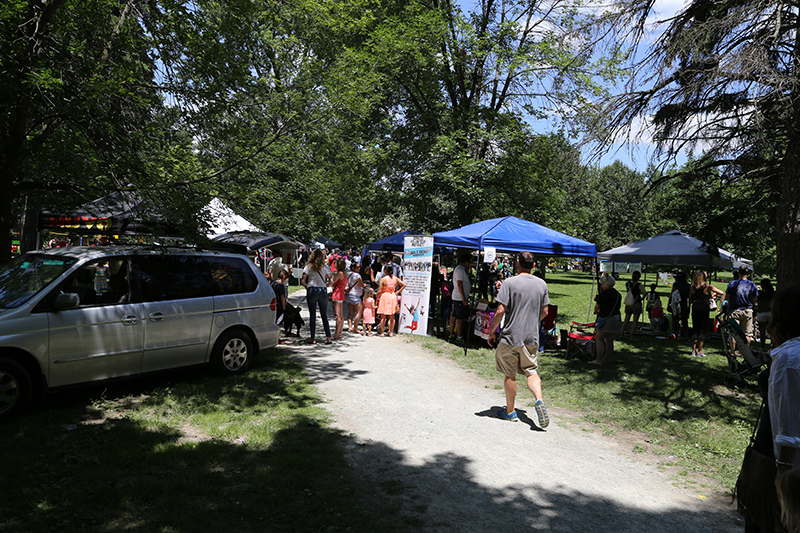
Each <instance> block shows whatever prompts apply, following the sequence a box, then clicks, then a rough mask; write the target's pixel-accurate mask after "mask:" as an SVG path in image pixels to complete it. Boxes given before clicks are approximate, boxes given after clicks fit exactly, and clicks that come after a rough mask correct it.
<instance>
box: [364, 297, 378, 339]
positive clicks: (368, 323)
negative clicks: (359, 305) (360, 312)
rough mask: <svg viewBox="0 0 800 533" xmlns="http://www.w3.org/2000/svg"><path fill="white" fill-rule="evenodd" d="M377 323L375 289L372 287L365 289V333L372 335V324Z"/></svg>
mask: <svg viewBox="0 0 800 533" xmlns="http://www.w3.org/2000/svg"><path fill="white" fill-rule="evenodd" d="M374 324H375V291H374V290H373V289H372V288H366V289H364V332H365V333H364V334H365V335H372V326H373V325H374Z"/></svg>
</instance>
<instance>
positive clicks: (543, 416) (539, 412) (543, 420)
mask: <svg viewBox="0 0 800 533" xmlns="http://www.w3.org/2000/svg"><path fill="white" fill-rule="evenodd" d="M533 407H534V408H535V409H536V416H538V417H539V427H540V428H542V429H544V428H546V427H547V426H549V425H550V417H549V416H547V407H545V406H544V402H543V401H542V400H536V403H535V404H533Z"/></svg>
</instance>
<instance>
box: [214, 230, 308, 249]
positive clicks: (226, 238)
mask: <svg viewBox="0 0 800 533" xmlns="http://www.w3.org/2000/svg"><path fill="white" fill-rule="evenodd" d="M212 241H213V242H214V243H215V245H216V246H219V247H221V248H226V249H228V250H233V251H234V252H237V253H241V254H246V253H248V252H253V251H255V250H258V249H260V248H271V249H284V248H291V249H297V248H300V246H301V245H300V243H299V242H296V241H293V240H292V239H290V238H289V237H287V236H286V235H282V234H280V233H265V232H260V231H255V232H254V231H234V232H231V233H224V234H222V235H217V236H216V237H214V238H213V239H212Z"/></svg>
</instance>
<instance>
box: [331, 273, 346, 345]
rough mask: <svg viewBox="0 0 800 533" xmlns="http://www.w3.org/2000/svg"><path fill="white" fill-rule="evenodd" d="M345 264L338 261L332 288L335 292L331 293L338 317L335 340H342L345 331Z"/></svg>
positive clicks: (335, 313)
mask: <svg viewBox="0 0 800 533" xmlns="http://www.w3.org/2000/svg"><path fill="white" fill-rule="evenodd" d="M345 270H346V266H345V262H344V259H337V260H336V274H334V276H333V281H332V283H331V286H332V287H333V292H332V293H331V300H332V301H333V314H334V315H335V316H336V330H335V332H334V334H333V340H335V341H338V340H342V330H343V329H344V299H345V297H346V296H345V286H346V285H347V277H346V276H345Z"/></svg>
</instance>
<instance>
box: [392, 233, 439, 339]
mask: <svg viewBox="0 0 800 533" xmlns="http://www.w3.org/2000/svg"><path fill="white" fill-rule="evenodd" d="M404 244H405V248H404V251H403V281H404V282H405V284H406V288H405V289H404V290H403V292H402V300H401V302H400V327H399V329H398V331H399V332H400V333H412V334H414V335H427V333H428V302H429V300H430V293H431V268H432V267H433V237H432V236H430V235H406V237H405V243H404Z"/></svg>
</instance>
